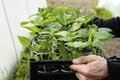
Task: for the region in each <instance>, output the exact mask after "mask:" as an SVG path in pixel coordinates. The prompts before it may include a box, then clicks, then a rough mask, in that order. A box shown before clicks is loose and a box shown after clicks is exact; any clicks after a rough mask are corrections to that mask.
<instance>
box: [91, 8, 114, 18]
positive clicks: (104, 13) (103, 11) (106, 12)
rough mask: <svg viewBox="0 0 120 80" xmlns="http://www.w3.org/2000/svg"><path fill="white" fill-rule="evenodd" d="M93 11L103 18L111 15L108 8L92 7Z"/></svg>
mask: <svg viewBox="0 0 120 80" xmlns="http://www.w3.org/2000/svg"><path fill="white" fill-rule="evenodd" d="M93 12H94V13H95V14H96V15H97V16H99V17H101V18H103V19H109V18H112V17H113V15H112V13H111V12H110V11H109V10H107V9H105V8H98V7H94V8H93Z"/></svg>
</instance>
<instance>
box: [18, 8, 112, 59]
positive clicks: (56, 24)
mask: <svg viewBox="0 0 120 80" xmlns="http://www.w3.org/2000/svg"><path fill="white" fill-rule="evenodd" d="M81 12H82V9H80V8H79V9H70V8H66V7H58V8H55V9H53V8H51V7H47V8H39V9H38V13H36V14H34V15H32V16H30V19H29V21H24V22H21V26H22V27H23V28H26V29H28V30H30V37H29V38H27V37H24V36H18V38H19V40H20V42H21V44H22V45H23V46H24V47H27V48H28V49H29V50H30V51H31V53H32V57H34V58H35V59H36V60H72V59H74V58H77V57H79V56H83V55H90V54H102V50H101V49H100V46H101V45H103V44H104V43H106V42H107V41H108V40H110V39H112V38H113V35H112V34H111V33H110V32H111V30H110V29H108V28H98V27H97V26H96V25H95V24H94V23H89V22H93V20H94V18H95V17H94V16H91V15H83V16H80V13H81Z"/></svg>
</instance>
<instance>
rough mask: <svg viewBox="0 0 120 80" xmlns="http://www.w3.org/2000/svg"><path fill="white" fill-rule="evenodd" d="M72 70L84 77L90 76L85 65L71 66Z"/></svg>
mask: <svg viewBox="0 0 120 80" xmlns="http://www.w3.org/2000/svg"><path fill="white" fill-rule="evenodd" d="M70 69H72V70H73V71H76V72H79V73H81V74H84V75H89V68H88V67H87V66H86V65H85V64H81V65H74V64H73V65H71V66H70Z"/></svg>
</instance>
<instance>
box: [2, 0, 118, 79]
mask: <svg viewBox="0 0 120 80" xmlns="http://www.w3.org/2000/svg"><path fill="white" fill-rule="evenodd" d="M86 2H87V3H86ZM113 3H114V4H113ZM48 5H50V6H52V7H57V6H65V7H70V8H78V7H83V8H84V10H85V11H84V13H83V14H93V12H92V8H93V7H104V8H106V9H107V10H109V11H110V12H111V13H112V15H113V17H116V16H120V11H119V10H118V8H119V7H120V1H119V0H116V2H114V1H113V0H99V1H98V0H47V1H46V0H0V10H1V11H0V37H1V38H0V80H6V79H5V78H6V77H7V76H12V74H13V72H14V70H15V69H14V68H15V63H16V61H17V60H19V59H20V53H21V51H22V50H23V46H22V45H21V44H20V42H19V40H18V38H17V36H18V35H26V36H27V35H28V33H29V32H28V31H27V30H25V29H23V28H21V27H20V22H21V21H24V20H27V18H28V16H30V15H32V14H34V13H35V12H37V8H38V7H41V8H44V7H47V6H48ZM119 42H120V39H119V38H117V39H113V40H112V41H110V42H108V43H107V44H105V45H104V46H103V49H104V50H105V52H106V53H109V55H110V56H111V55H114V54H116V55H118V56H119V54H120V50H119V48H120V44H118V43H119Z"/></svg>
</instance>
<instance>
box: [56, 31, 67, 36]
mask: <svg viewBox="0 0 120 80" xmlns="http://www.w3.org/2000/svg"><path fill="white" fill-rule="evenodd" d="M68 34H69V32H67V31H60V32H57V33H55V35H56V36H62V37H66V36H67V35H68Z"/></svg>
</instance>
